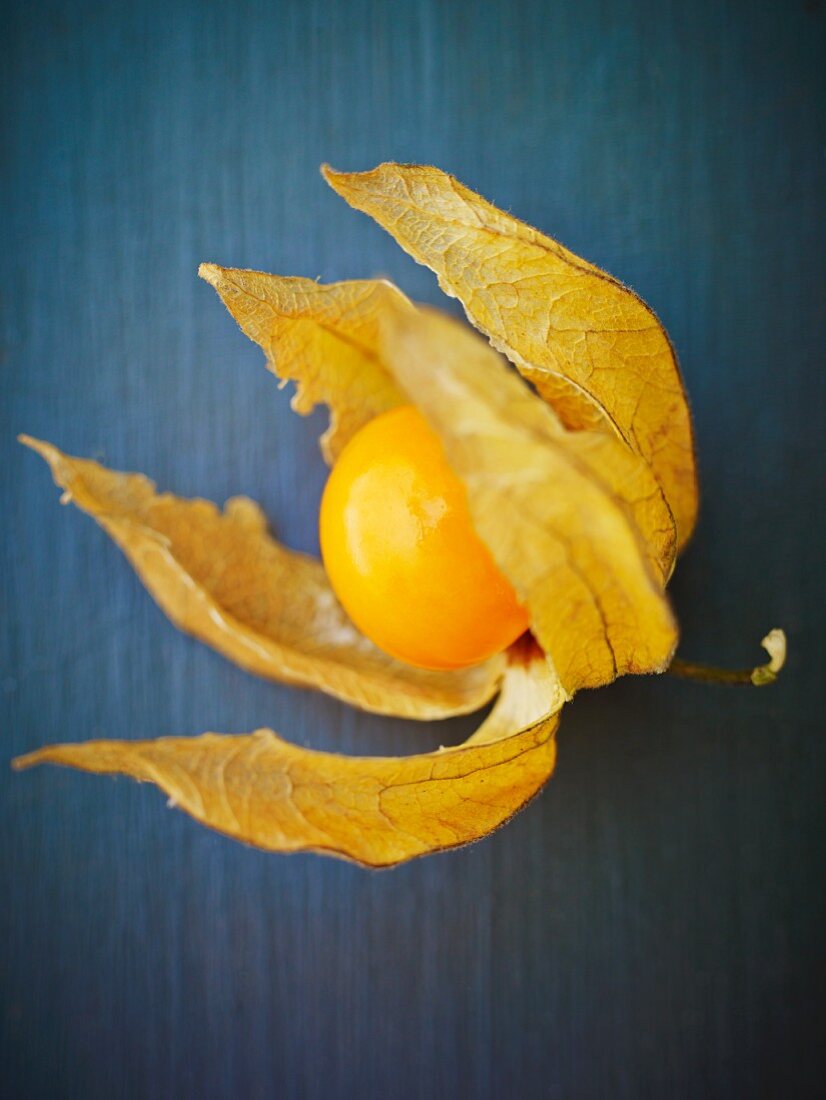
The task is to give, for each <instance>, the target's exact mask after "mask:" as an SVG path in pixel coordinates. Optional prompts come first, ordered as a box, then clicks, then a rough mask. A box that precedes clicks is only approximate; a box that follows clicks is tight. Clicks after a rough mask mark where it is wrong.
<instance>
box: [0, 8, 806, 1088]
mask: <svg viewBox="0 0 826 1100" xmlns="http://www.w3.org/2000/svg"><path fill="white" fill-rule="evenodd" d="M4 24H5V30H4V32H3V36H2V37H3V47H2V50H3V62H2V70H1V71H0V79H2V99H1V100H0V102H2V110H3V115H4V124H3V125H4V129H3V178H2V196H0V211H2V214H1V215H0V265H2V310H3V320H2V368H1V369H2V407H0V428H1V429H2V430H1V431H0V450H1V452H2V457H1V458H0V463H2V466H1V468H0V474H1V475H2V481H3V506H2V517H3V522H2V530H0V536H1V537H2V542H3V548H4V557H3V567H2V574H0V585H1V586H2V598H3V604H2V623H1V624H0V646H1V647H2V650H1V655H2V679H0V698H2V706H3V723H2V749H0V825H1V826H2V847H0V992H1V993H2V1005H1V1006H0V1093H2V1095H3V1096H4V1097H5V1096H9V1097H15V1098H17V1097H25V1098H28V1097H49V1098H55V1097H57V1098H62V1097H82V1098H97V1097H105V1098H119V1097H141V1098H142V1097H151V1098H153V1100H155V1098H163V1097H179V1098H180V1097H184V1098H190V1097H192V1098H198V1100H201V1098H207V1100H208V1098H212V1097H215V1098H236V1097H239V1098H240V1097H243V1098H248V1097H249V1098H254V1097H276V1096H277V1097H285V1098H300V1097H302V1098H303V1097H309V1098H319V1097H332V1098H348V1097H393V1098H399V1100H406V1098H412V1097H422V1098H430V1097H473V1098H476V1097H478V1098H480V1100H489V1098H499V1097H502V1098H505V1097H507V1098H511V1097H519V1098H532V1097H540V1096H541V1097H546V1096H547V1097H565V1098H569V1097H574V1098H577V1097H584V1098H615V1097H619V1098H628V1100H632V1098H633V1100H636V1098H638V1097H654V1098H659V1097H663V1096H669V1097H676V1098H686V1100H688V1098H694V1097H697V1096H704V1097H726V1098H729V1097H749V1098H752V1097H761V1096H767V1097H771V1096H781V1095H783V1096H794V1097H796V1098H801V1097H808V1096H813V1095H815V1094H816V1092H817V1086H818V1085H820V1086H821V1087H822V1081H823V1072H824V1065H823V1057H824V1056H823V1046H822V1030H821V1027H820V1024H821V1020H820V1017H819V1009H820V1007H821V1004H820V999H819V998H820V994H821V993H822V988H823V983H824V947H823V943H824V940H823V928H824V919H825V918H826V897H825V896H824V875H823V871H824V855H826V850H825V849H826V842H825V841H824V816H823V812H822V804H823V796H824V777H825V774H826V741H824V736H823V734H824V731H823V728H822V727H823V713H824V694H823V684H822V681H823V676H824V673H823V669H824V665H826V660H825V658H826V654H825V653H824V643H823V640H822V617H823V616H822V613H823V594H824V589H823V583H822V580H821V572H820V570H821V567H822V557H821V554H820V549H821V540H822V538H823V535H824V523H823V508H822V485H821V484H820V470H819V469H818V463H819V461H822V451H821V448H820V444H821V441H822V434H823V421H822V419H821V417H822V409H823V404H824V397H825V396H826V395H824V384H823V377H824V372H823V347H824V343H825V342H826V341H825V339H824V338H825V337H826V332H825V331H824V316H823V301H824V292H826V268H825V267H824V239H823V233H822V229H823V223H822V220H821V219H822V214H823V209H822V206H821V200H822V195H823V189H824V138H826V133H824V96H823V91H824V87H823V80H822V74H823V71H824V67H826V65H825V58H824V52H823V43H824V11H823V5H822V4H821V3H820V2H817V0H807V2H803V0H799V2H794V3H792V2H789V3H775V4H771V3H765V2H763V3H754V2H753V0H750V2H743V3H732V2H725V0H723V2H720V0H708V2H706V0H700V2H697V3H692V4H686V3H683V2H670V0H665V2H663V0H641V2H638V3H633V2H630V0H628V2H621V3H612V2H599V0H579V2H577V3H575V4H571V3H561V2H553V3H534V2H516V3H514V2H498V0H496V2H485V0H474V2H458V3H441V2H439V0H411V2H410V3H407V4H404V3H392V2H387V3H384V2H379V0H376V2H368V0H354V2H352V3H335V2H330V0H305V2H298V0H296V2H282V3H264V2H254V0H243V2H238V3H213V2H198V3H194V2H193V3H186V2H183V0H163V2H161V0H157V2H148V3H147V2H138V3H134V4H126V3H111V2H110V3H94V2H89V0H63V2H58V3H41V2H34V3H28V4H22V3H20V4H12V5H10V6H9V5H6V10H5V13H4ZM386 159H397V160H405V161H425V162H432V163H436V164H438V165H440V166H442V167H445V168H447V169H450V170H451V171H453V172H454V173H455V174H457V175H458V176H459V177H460V178H461V179H463V180H465V181H466V182H468V183H469V184H471V185H472V186H474V187H476V188H477V189H478V190H480V191H481V192H482V193H483V194H485V195H486V196H488V197H490V198H491V199H492V200H494V201H495V202H497V203H498V204H500V205H502V206H504V207H506V208H509V209H512V210H513V211H515V212H518V214H519V215H521V216H522V217H524V218H525V219H527V220H528V221H530V222H532V223H534V224H536V225H538V226H540V227H542V228H543V229H545V230H547V231H548V232H550V233H551V234H553V235H554V236H556V237H558V238H560V239H561V240H562V241H564V242H565V243H566V244H568V245H569V246H570V247H571V248H573V249H574V250H576V251H577V252H579V253H581V254H584V255H585V256H587V257H588V258H589V259H591V260H593V261H595V262H597V263H598V264H600V265H602V266H604V267H605V268H607V269H609V270H610V271H612V272H614V273H616V274H617V275H618V276H620V277H621V278H622V279H624V280H625V281H626V282H628V283H630V284H631V285H633V286H634V287H635V288H636V289H637V290H638V291H639V292H640V293H641V294H642V295H643V297H645V298H646V299H647V300H648V301H649V302H650V303H651V304H652V305H653V306H654V307H655V308H656V309H657V310H658V312H659V313H660V315H661V317H662V318H663V319H664V321H665V323H666V325H667V326H668V329H669V331H670V333H671V335H672V337H673V339H674V342H675V344H676V346H677V348H678V349H679V353H680V356H681V359H682V364H683V368H684V372H685V376H686V379H687V383H688V387H689V391H690V394H691V398H692V401H693V406H694V411H695V414H696V426H697V441H698V446H699V455H700V471H701V474H702V480H703V487H704V497H703V510H702V519H701V522H700V525H699V528H698V531H697V534H696V537H695V540H694V543H693V545H692V546H691V549H690V551H689V553H688V554H687V556H686V557H685V559H684V561H683V562H682V563H681V565H680V568H679V571H678V573H677V575H676V577H675V580H674V584H673V595H674V601H675V604H676V607H677V610H678V613H679V616H680V618H681V620H682V624H683V634H684V643H683V651H684V653H685V654H686V656H689V657H692V656H693V657H696V658H707V659H711V660H716V661H718V662H720V663H729V664H734V665H737V664H744V663H750V662H751V661H752V660H756V659H757V658H758V656H759V651H758V650H757V645H756V643H757V641H758V639H759V638H760V637H761V635H762V633H763V632H764V631H765V630H766V629H767V628H768V627H770V626H773V625H775V624H781V625H783V626H785V627H786V628H787V630H788V632H789V637H790V642H791V660H790V662H789V666H788V670H787V672H786V673H785V675H784V677H783V681H782V683H781V684H780V685H778V686H777V687H776V688H774V689H772V690H768V691H765V692H757V691H748V690H721V689H710V688H708V689H706V688H702V687H697V686H694V685H690V684H683V683H679V682H677V681H675V680H670V679H667V678H664V679H661V680H653V679H650V678H646V679H640V680H634V681H630V682H623V683H620V684H617V685H615V686H613V687H612V688H610V689H607V690H604V691H601V692H599V693H595V694H592V695H589V696H585V697H582V698H579V699H577V701H576V704H575V705H574V706H572V707H571V708H570V709H569V711H568V713H566V715H565V718H564V721H563V724H562V730H561V735H560V757H559V765H558V770H557V774H556V776H555V778H554V779H553V780H552V782H551V783H550V785H549V786H548V788H547V789H546V790H545V792H544V794H543V795H542V797H541V798H540V799H539V800H538V801H536V802H535V803H534V804H533V805H531V806H530V808H529V809H528V810H527V811H526V812H525V813H523V814H522V815H521V816H520V817H518V818H517V819H516V820H515V821H514V822H513V823H512V824H511V825H510V826H509V827H508V828H507V829H505V830H503V831H502V832H500V833H498V834H497V835H496V836H494V837H492V838H491V839H489V840H487V841H485V842H484V843H481V844H478V845H476V846H475V847H473V848H472V849H469V850H466V851H461V852H458V853H454V854H450V855H446V856H441V857H437V858H432V859H430V860H425V861H420V862H416V863H414V864H412V865H409V866H407V867H405V868H403V869H401V870H398V871H395V872H390V873H383V874H369V873H366V872H365V871H362V870H359V869H357V868H355V867H351V866H347V865H344V864H340V863H335V862H332V861H327V860H323V859H319V858H316V857H311V856H299V857H292V858H281V857H277V856H271V855H265V854H262V853H259V852H256V851H253V850H250V849H246V848H244V847H242V846H240V845H237V844H235V843H232V842H231V841H229V840H226V839H223V838H221V837H219V836H216V835H214V834H212V833H209V832H207V831H206V830H205V829H203V828H201V827H200V826H198V825H196V824H195V823H194V822H193V821H191V820H190V819H188V818H186V817H185V816H183V815H182V814H180V813H177V812H174V811H172V810H169V809H167V808H166V806H165V804H164V800H163V798H162V797H161V796H160V795H159V794H158V792H157V791H156V790H155V789H152V788H150V787H139V786H138V785H135V784H132V783H130V782H128V781H126V780H119V781H113V780H109V779H100V778H93V777H89V776H84V775H79V774H74V773H70V772H66V771H60V770H56V769H41V770H38V771H35V772H31V773H26V774H21V775H13V774H12V773H11V772H10V770H9V768H8V761H9V760H10V759H11V757H12V756H13V755H14V754H15V753H19V752H22V751H25V750H27V749H31V748H34V747H35V746H37V745H39V744H41V743H43V742H50V741H57V740H67V739H85V738H91V737H95V736H122V737H147V736H156V735H161V734H166V733H198V732H201V731H203V730H206V729H212V730H223V731H246V730H250V729H253V728H255V727H256V726H258V725H261V724H271V725H273V726H274V727H275V728H277V729H278V730H280V731H281V732H283V733H284V734H285V735H287V736H289V737H291V738H293V739H294V740H295V741H297V742H299V743H301V744H308V745H313V746H318V747H325V748H331V749H332V748H335V749H345V750H351V751H354V752H377V751H382V752H386V751H394V752H400V753H403V752H408V751H412V750H418V749H421V748H423V747H425V746H428V747H433V746H435V745H437V744H438V743H439V742H442V741H446V740H458V739H459V738H461V737H462V736H463V735H464V734H465V733H466V732H468V730H469V729H470V728H471V726H472V724H473V720H472V719H468V720H466V721H465V720H461V721H455V722H452V723H449V724H445V725H442V726H431V727H422V726H417V725H414V724H409V723H405V722H402V721H391V720H386V719H379V718H371V717H364V716H363V715H360V714H357V713H355V712H353V711H350V710H348V709H347V708H345V707H344V706H342V705H339V704H338V703H336V702H333V701H331V700H328V699H326V698H322V697H320V696H316V695H313V694H311V693H308V692H304V691H297V690H291V689H289V688H286V687H281V686H277V685H273V684H269V683H265V682H262V681H259V680H255V679H253V678H251V677H250V676H248V675H246V674H245V673H243V672H241V671H239V670H238V669H236V668H235V667H233V666H232V665H230V664H229V663H228V662H227V661H225V660H224V659H222V658H221V657H219V656H217V655H215V654H213V653H212V652H210V651H209V650H208V649H206V648H205V647H203V646H201V645H200V644H198V643H197V642H195V641H192V640H190V639H188V638H185V637H183V636H181V635H180V634H178V633H176V631H175V630H174V629H173V627H172V626H171V625H170V624H169V623H168V622H167V621H166V620H165V618H164V617H163V615H162V614H161V613H160V611H158V609H157V608H156V607H155V605H154V604H153V603H152V601H151V599H150V598H149V597H148V596H147V594H146V593H145V592H144V590H143V589H142V588H141V586H140V584H139V582H138V581H137V580H136V578H135V577H134V576H133V574H132V572H131V570H130V568H129V567H128V566H127V564H126V563H125V561H124V560H123V558H122V557H121V555H120V554H119V553H118V551H117V550H116V549H115V548H113V547H112V546H111V545H110V544H109V543H108V541H107V539H106V537H105V535H103V533H102V532H101V531H99V530H98V529H97V528H96V527H95V525H94V524H93V523H92V522H91V521H90V520H89V519H88V518H86V517H85V516H83V515H81V514H80V513H78V512H76V511H74V510H72V509H65V510H61V509H60V508H59V507H58V504H57V492H56V491H55V489H54V487H53V486H52V484H51V480H50V478H49V476H48V474H47V472H46V469H45V468H44V466H43V464H42V463H41V461H40V460H39V459H38V458H36V457H35V456H34V455H32V454H31V453H29V452H25V451H23V449H22V448H20V447H18V446H17V445H16V444H15V443H14V442H13V437H14V435H15V433H17V432H18V431H22V430H25V431H28V432H31V433H33V434H37V435H40V436H43V437H46V438H48V439H50V440H53V441H55V442H56V443H58V444H59V445H60V446H62V447H64V448H65V449H67V450H69V451H72V452H74V453H78V454H85V455H91V456H95V457H100V458H103V459H104V460H106V461H107V462H109V463H111V464H112V465H114V466H115V467H118V468H122V469H139V470H143V471H146V472H147V473H149V474H150V475H151V476H152V477H154V478H155V479H156V480H157V481H158V482H159V484H160V485H161V486H162V487H165V488H170V489H174V490H176V491H178V492H179V493H182V494H200V495H203V496H207V497H210V498H213V499H216V500H219V501H220V500H223V499H224V498H226V497H227V496H230V495H232V494H235V493H239V492H248V493H250V494H251V495H252V496H254V497H257V498H258V499H259V500H260V501H261V502H262V503H263V505H264V506H265V508H266V510H267V512H268V514H269V516H270V517H271V518H272V520H273V522H274V525H275V527H276V528H277V530H278V531H279V533H280V534H281V536H282V537H283V538H284V539H285V540H286V541H287V542H288V543H290V544H291V545H293V546H296V547H299V548H302V549H305V550H315V549H316V545H317V541H316V513H317V506H318V500H319V494H320V491H321V488H322V484H323V481H324V468H323V466H322V462H321V459H320V457H319V455H318V452H317V447H316V436H317V434H318V432H319V429H320V428H321V427H322V423H323V418H322V417H321V415H320V414H317V415H315V416H313V417H312V418H311V419H310V420H309V422H308V421H305V420H301V419H299V418H297V417H295V416H294V415H293V414H292V413H291V412H290V410H289V408H288V400H287V395H286V394H281V393H279V392H278V390H277V389H276V387H275V385H274V383H273V380H272V378H271V377H270V376H269V375H268V374H267V373H266V371H265V370H264V369H263V366H262V356H261V353H260V351H259V350H258V349H257V348H256V347H254V346H253V345H251V344H249V343H247V342H246V341H245V340H244V339H243V337H242V336H241V335H240V334H239V332H238V331H237V330H236V328H235V325H234V324H233V322H232V321H231V319H230V318H229V317H228V315H227V314H226V313H225V311H224V309H223V307H222V306H221V305H220V303H219V302H218V301H217V299H216V297H215V295H214V292H213V291H212V290H211V289H210V288H209V287H207V286H206V285H205V284H203V283H201V282H199V281H198V280H197V278H196V275H195V272H196V269H197V265H198V262H199V261H201V260H214V261H218V262H220V263H225V264H230V265H238V266H248V267H254V268H261V269H264V270H272V271H277V272H281V273H290V274H301V275H307V276H317V275H318V276H321V278H322V279H337V278H347V277H355V276H370V275H374V274H377V273H382V274H388V275H390V276H391V277H392V278H394V279H395V280H397V281H398V282H399V284H400V285H401V286H402V287H403V288H404V289H405V290H407V291H408V292H410V293H411V294H413V295H415V296H417V297H418V298H420V299H423V300H428V301H440V300H441V299H440V296H439V294H438V291H437V288H436V285H435V281H434V279H433V278H432V276H431V275H430V274H429V273H428V272H427V271H425V270H424V269H421V268H417V267H416V266H415V265H414V264H413V263H412V261H410V260H408V259H407V258H406V257H405V256H404V255H403V254H402V253H401V252H400V251H399V250H398V249H397V248H396V246H395V245H394V244H393V243H392V242H391V241H390V239H389V238H388V237H386V236H385V235H384V234H383V233H382V232H381V230H379V229H378V228H376V227H375V226H373V225H372V224H371V223H370V222H369V221H368V220H367V219H366V218H364V217H362V216H361V215H358V214H356V213H354V212H352V211H351V210H349V209H348V208H347V207H346V206H345V205H344V204H343V203H342V202H341V200H340V199H338V198H337V197H336V196H335V195H334V194H333V193H332V192H331V191H329V190H328V189H327V188H326V186H325V185H324V183H323V182H322V180H321V179H320V177H319V175H318V165H319V164H320V163H321V162H322V161H324V160H328V161H330V162H332V163H333V164H334V165H336V166H338V167H342V168H348V169H356V168H367V167H371V166H373V165H374V164H375V163H377V162H379V161H381V160H386Z"/></svg>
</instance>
